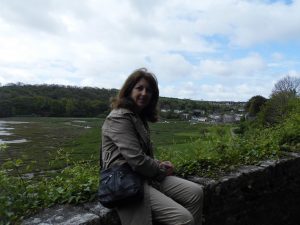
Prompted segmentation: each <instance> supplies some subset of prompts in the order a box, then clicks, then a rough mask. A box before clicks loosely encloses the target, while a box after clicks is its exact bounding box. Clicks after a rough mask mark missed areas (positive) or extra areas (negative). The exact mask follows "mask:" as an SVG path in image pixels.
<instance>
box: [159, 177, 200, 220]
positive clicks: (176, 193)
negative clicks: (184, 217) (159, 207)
mask: <svg viewBox="0 0 300 225" xmlns="http://www.w3.org/2000/svg"><path fill="white" fill-rule="evenodd" d="M160 191H161V192H163V193H164V194H165V195H167V196H169V197H170V198H172V199H173V200H174V201H176V202H177V203H179V204H180V205H182V206H183V207H185V208H186V209H187V210H188V211H189V212H191V214H192V215H193V217H194V221H195V225H201V224H202V222H201V220H202V208H203V189H202V187H201V186H200V185H199V184H196V183H194V182H191V181H188V180H185V179H182V178H179V177H175V176H167V177H166V178H165V179H164V180H163V181H162V182H161V185H160Z"/></svg>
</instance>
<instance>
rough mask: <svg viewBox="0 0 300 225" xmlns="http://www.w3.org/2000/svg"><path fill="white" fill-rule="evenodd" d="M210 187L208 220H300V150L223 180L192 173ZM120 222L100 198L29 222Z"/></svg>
mask: <svg viewBox="0 0 300 225" xmlns="http://www.w3.org/2000/svg"><path fill="white" fill-rule="evenodd" d="M188 179H189V180H192V181H194V182H196V183H199V184H201V185H203V186H204V194H205V198H204V212H203V213H204V221H203V222H204V223H203V224H204V225H229V224H230V225H248V224H249V225H254V224H255V225H298V224H300V154H298V153H287V155H286V157H285V158H283V159H280V160H278V161H264V162H262V163H260V164H259V165H257V166H245V167H242V168H240V169H239V170H237V171H236V172H234V173H231V174H228V175H227V176H224V177H222V178H220V179H219V180H211V179H203V178H199V177H188ZM37 224H39V225H50V224H51V225H52V224H53V225H54V224H55V225H58V224H59V225H70V224H72V225H79V224H80V225H83V224H101V225H120V224H121V223H120V221H119V218H118V215H117V214H116V212H115V211H113V210H108V209H106V208H104V207H103V206H101V204H99V203H97V202H92V203H87V204H84V205H81V206H71V205H63V206H55V207H53V208H50V209H45V210H44V211H42V212H41V213H39V214H37V215H35V216H33V217H31V218H28V219H26V220H25V221H24V222H23V225H37Z"/></svg>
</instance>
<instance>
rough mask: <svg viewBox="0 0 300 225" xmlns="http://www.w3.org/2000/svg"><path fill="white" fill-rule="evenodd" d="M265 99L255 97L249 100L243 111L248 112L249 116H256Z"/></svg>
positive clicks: (258, 96)
mask: <svg viewBox="0 0 300 225" xmlns="http://www.w3.org/2000/svg"><path fill="white" fill-rule="evenodd" d="M266 102H267V99H266V98H265V97H263V96H260V95H256V96H253V97H252V98H250V99H249V101H248V102H247V103H246V106H245V110H246V112H248V114H249V116H256V115H257V113H259V112H260V111H261V109H262V106H264V105H265V103H266Z"/></svg>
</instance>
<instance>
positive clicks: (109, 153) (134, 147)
mask: <svg viewBox="0 0 300 225" xmlns="http://www.w3.org/2000/svg"><path fill="white" fill-rule="evenodd" d="M158 98H159V91H158V85H157V81H156V78H155V76H154V75H153V74H152V73H149V72H148V71H147V70H146V69H139V70H136V71H134V72H133V73H132V74H131V75H130V76H129V77H128V78H127V80H126V81H125V83H124V85H123V87H122V88H121V90H120V92H119V94H118V96H117V97H116V98H115V99H114V100H113V102H112V111H111V113H110V114H109V115H108V116H107V118H106V120H105V122H104V124H103V127H102V153H101V154H102V159H103V161H102V167H103V168H108V167H111V166H112V165H118V164H123V163H128V164H129V165H130V167H131V168H132V169H133V170H134V171H136V172H137V173H139V174H140V175H142V176H143V177H144V178H145V182H144V198H143V200H141V201H139V202H133V203H128V204H127V205H125V206H122V207H118V208H117V212H118V214H119V216H120V219H121V222H122V224H123V225H151V224H152V221H156V222H159V223H161V224H170V225H184V224H186V225H199V224H201V213H202V202H203V191H202V188H201V186H200V185H198V184H195V183H192V182H190V181H187V180H184V179H181V178H178V177H175V176H172V173H173V170H174V166H173V165H172V163H171V162H168V161H164V162H160V161H158V160H156V159H154V156H153V149H152V145H151V142H150V135H149V127H148V124H147V121H150V122H156V121H157V119H158V115H157V102H158Z"/></svg>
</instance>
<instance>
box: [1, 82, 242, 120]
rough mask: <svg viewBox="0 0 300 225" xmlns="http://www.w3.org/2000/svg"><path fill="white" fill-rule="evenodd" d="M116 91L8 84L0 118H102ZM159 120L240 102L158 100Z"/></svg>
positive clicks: (235, 105)
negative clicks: (160, 110)
mask: <svg viewBox="0 0 300 225" xmlns="http://www.w3.org/2000/svg"><path fill="white" fill-rule="evenodd" d="M117 93H118V90H117V89H104V88H94V87H76V86H64V85H47V84H43V85H28V84H22V83H17V84H8V85H4V86H0V117H11V116H53V117H94V116H104V115H106V114H107V113H108V112H109V110H110V108H109V101H110V98H111V97H113V96H116V95H117ZM159 107H160V109H164V110H163V111H162V112H161V117H163V118H179V117H180V114H179V113H178V112H176V110H177V111H178V110H179V111H180V112H181V113H191V112H192V111H193V110H201V111H202V112H205V113H206V114H208V113H211V112H226V111H231V110H237V109H238V108H241V107H243V103H242V102H209V101H194V100H190V99H177V98H166V97H161V98H160V100H159Z"/></svg>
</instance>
